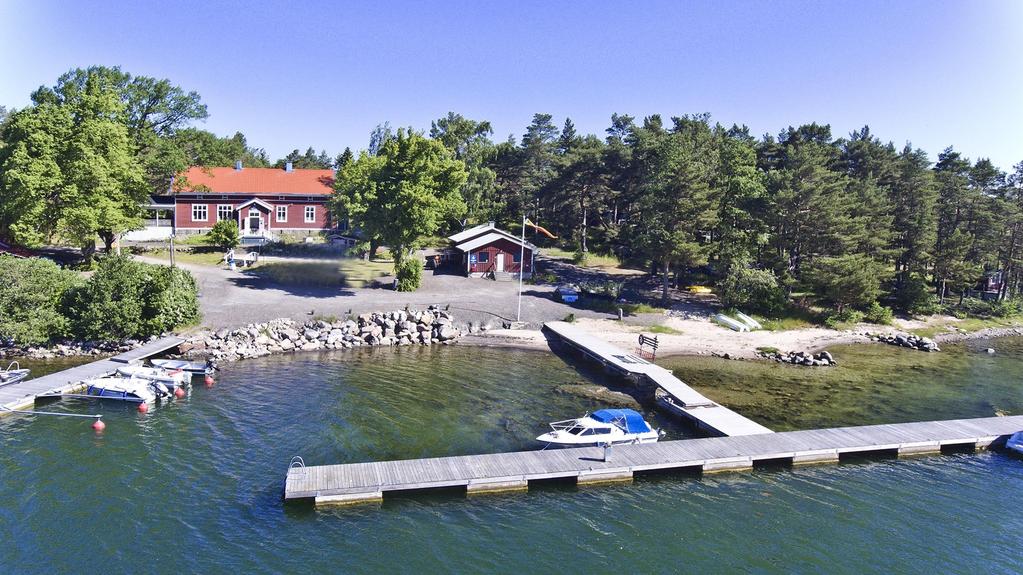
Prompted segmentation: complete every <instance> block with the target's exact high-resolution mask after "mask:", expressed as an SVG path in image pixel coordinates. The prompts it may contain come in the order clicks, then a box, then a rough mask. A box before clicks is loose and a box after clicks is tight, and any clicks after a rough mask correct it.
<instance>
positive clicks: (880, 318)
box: [863, 301, 892, 325]
mask: <svg viewBox="0 0 1023 575" xmlns="http://www.w3.org/2000/svg"><path fill="white" fill-rule="evenodd" d="M863 320H864V321H866V322H869V323H876V324H880V325H890V324H891V323H892V309H891V308H889V307H885V306H883V305H881V304H879V303H877V302H876V301H875V302H871V304H870V306H869V307H868V308H867V309H866V310H865V311H864V312H863Z"/></svg>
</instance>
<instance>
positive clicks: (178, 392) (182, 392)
mask: <svg viewBox="0 0 1023 575" xmlns="http://www.w3.org/2000/svg"><path fill="white" fill-rule="evenodd" d="M174 397H176V398H178V399H181V398H182V397H185V390H184V389H183V388H180V387H179V388H176V389H175V390H174Z"/></svg>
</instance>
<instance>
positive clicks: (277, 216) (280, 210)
mask: <svg viewBox="0 0 1023 575" xmlns="http://www.w3.org/2000/svg"><path fill="white" fill-rule="evenodd" d="M275 208H276V209H275V210H274V221H276V222H278V223H280V222H286V221H288V206H275ZM281 214H284V217H283V218H282V217H281Z"/></svg>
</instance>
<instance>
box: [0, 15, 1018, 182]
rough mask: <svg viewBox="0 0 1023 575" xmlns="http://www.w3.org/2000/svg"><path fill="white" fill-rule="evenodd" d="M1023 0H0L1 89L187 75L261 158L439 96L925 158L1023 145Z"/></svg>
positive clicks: (186, 83) (498, 113)
mask: <svg viewBox="0 0 1023 575" xmlns="http://www.w3.org/2000/svg"><path fill="white" fill-rule="evenodd" d="M1021 31H1023V1H1017V0H1004V1H997V0H991V1H983V0H978V1H949V0H936V1H882V2H877V1H862V0H857V1H849V2H842V3H840V2H833V1H809V2H766V1H763V2H723V1H722V2H716V1H706V2H683V1H674V2H635V3H630V2H599V1H595V0H588V1H579V2H567V1H566V2H560V1H558V2H554V1H539V2H527V1H519V0H516V1H512V2H505V3H498V2H478V1H466V2H448V3H440V2H437V3H428V2H384V1H372V2H365V3H361V4H358V5H356V4H347V3H344V4H343V3H341V2H337V3H334V2H313V1H310V2H279V3H278V2H259V1H246V2H234V3H232V2H210V1H200V2H174V1H163V2H151V3H146V2H123V3H120V2H92V1H90V2H84V1H83V2H79V3H75V4H73V3H71V2H53V1H49V0H0V104H3V105H7V106H8V107H11V106H14V107H22V106H24V105H26V104H27V103H28V101H29V100H28V97H29V93H30V92H31V91H32V90H33V89H35V88H36V87H38V86H40V85H42V84H47V85H52V84H53V83H54V81H55V80H56V78H57V77H58V76H59V75H60V74H61V73H63V72H65V71H67V70H69V69H71V68H74V67H78V66H88V65H92V64H104V65H120V66H121V67H122V68H123V69H124V70H126V71H128V72H130V73H133V74H137V75H148V76H156V77H161V78H163V77H166V78H169V79H171V80H172V81H173V82H174V83H176V84H178V85H180V86H182V87H183V88H185V89H187V90H196V91H198V92H199V93H200V94H201V95H202V97H203V100H204V101H205V102H206V104H207V105H208V106H209V111H210V118H209V120H208V121H207V122H206V123H205V125H204V126H203V127H205V128H206V129H209V130H212V131H214V132H216V133H218V134H221V135H230V134H233V133H234V132H235V131H242V132H244V133H245V134H246V136H247V137H248V138H249V142H250V143H251V144H253V145H256V146H261V147H264V148H266V150H267V151H268V152H269V154H270V155H271V157H272V158H277V157H280V156H282V155H284V154H286V153H287V152H288V151H290V150H291V149H293V148H301V149H305V148H306V147H307V146H310V145H311V146H313V147H315V148H316V149H317V150H319V149H321V148H324V149H326V150H327V151H328V152H330V153H331V154H335V153H337V152H339V151H340V150H342V149H343V148H344V147H345V146H351V147H352V148H353V149H359V148H364V147H365V146H366V144H367V142H368V137H369V132H370V130H371V129H372V128H373V126H375V125H376V124H378V123H382V122H384V121H390V123H391V125H392V126H395V127H397V126H413V127H415V128H417V129H427V128H429V124H430V120H432V119H435V118H437V117H439V116H442V115H444V114H445V113H447V112H448V111H449V110H453V111H456V112H459V113H461V114H463V115H465V116H468V117H471V118H474V119H487V120H490V121H491V122H492V123H493V125H494V128H495V139H497V140H503V139H504V138H506V137H507V136H508V135H509V134H512V133H514V134H516V135H518V134H521V132H522V130H523V128H524V127H525V126H526V124H527V123H528V122H529V120H530V118H531V117H532V115H533V113H535V112H546V113H550V114H553V115H554V116H555V120H556V121H557V122H558V124H559V125H560V123H561V122H563V121H564V118H565V117H566V116H570V117H571V118H572V120H573V121H574V122H575V123H576V126H577V128H578V129H579V131H581V132H592V133H597V134H601V135H602V134H603V130H604V128H605V127H606V126H607V124H608V122H609V118H610V115H611V113H612V112H619V113H628V114H632V115H634V116H637V117H642V116H644V115H649V114H652V113H660V114H663V115H664V116H671V115H679V114H685V113H696V112H710V113H711V114H712V117H713V119H714V120H717V121H720V122H722V123H723V124H731V123H732V122H739V123H746V124H747V125H749V126H750V128H751V129H752V130H753V132H754V133H755V134H758V135H759V134H762V133H765V132H771V133H777V132H778V131H779V130H780V129H782V128H784V127H786V126H788V125H798V124H800V123H804V122H810V121H818V122H823V123H830V124H831V126H832V131H833V133H834V134H835V135H846V134H848V133H849V132H850V131H851V130H853V129H856V128H858V127H859V126H862V125H864V124H869V125H870V126H871V128H872V130H873V131H874V133H876V134H877V135H879V136H880V137H881V138H882V139H884V140H892V141H894V142H895V143H896V144H897V145H899V146H901V145H903V144H904V143H905V142H906V141H907V140H911V141H912V143H913V144H914V145H915V146H918V147H922V148H924V149H925V150H927V151H928V152H929V153H930V155H931V158H932V160H933V159H934V158H935V157H936V155H937V153H938V152H939V151H941V150H942V149H943V148H944V147H946V146H948V145H955V147H956V148H957V149H959V150H960V151H962V152H963V153H964V154H966V155H967V156H969V157H971V158H977V157H990V158H991V159H992V160H993V161H994V162H995V163H996V164H997V165H998V166H1000V167H1001V168H1003V169H1006V170H1008V169H1010V168H1011V166H1012V165H1013V164H1015V163H1017V162H1020V161H1023V33H1021Z"/></svg>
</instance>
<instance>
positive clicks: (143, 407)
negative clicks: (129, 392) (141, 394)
mask: <svg viewBox="0 0 1023 575" xmlns="http://www.w3.org/2000/svg"><path fill="white" fill-rule="evenodd" d="M139 413H149V404H148V403H146V402H144V401H143V402H142V403H140V404H139Z"/></svg>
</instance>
